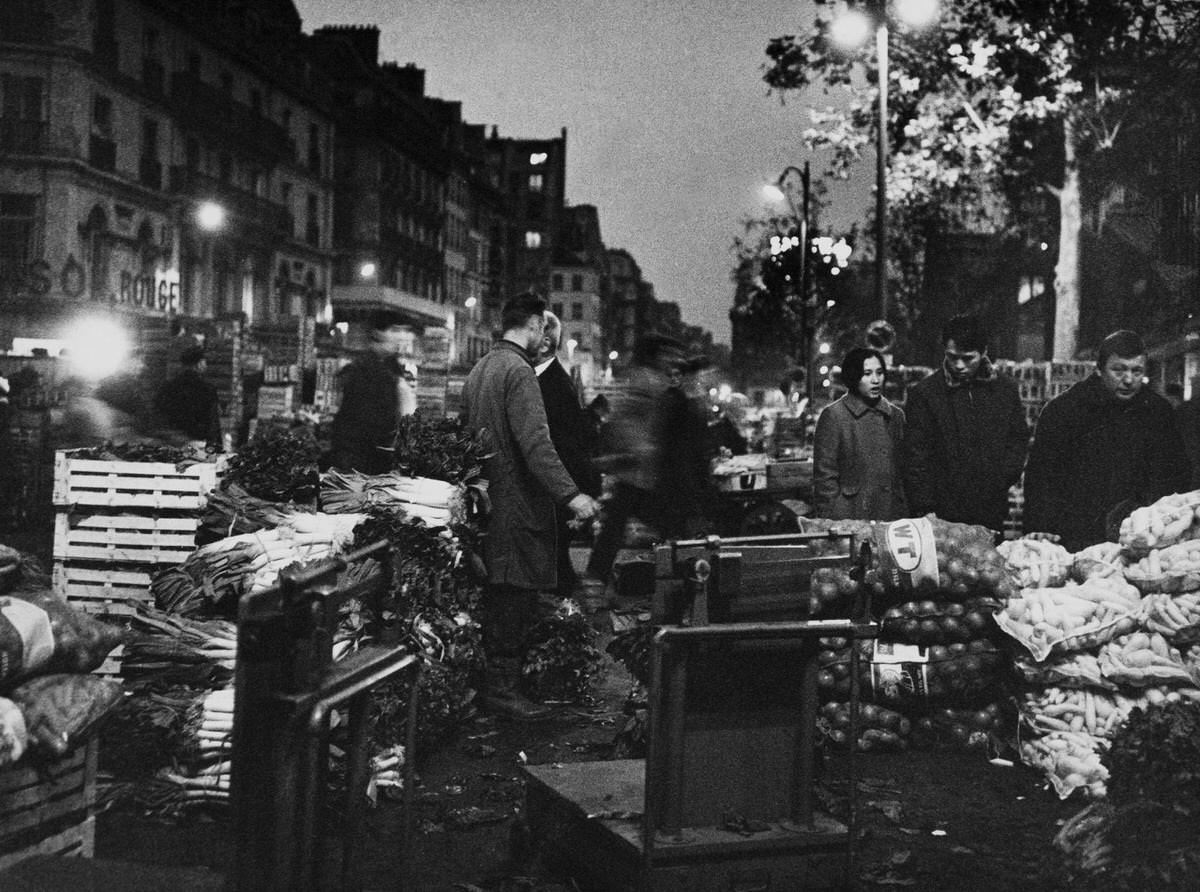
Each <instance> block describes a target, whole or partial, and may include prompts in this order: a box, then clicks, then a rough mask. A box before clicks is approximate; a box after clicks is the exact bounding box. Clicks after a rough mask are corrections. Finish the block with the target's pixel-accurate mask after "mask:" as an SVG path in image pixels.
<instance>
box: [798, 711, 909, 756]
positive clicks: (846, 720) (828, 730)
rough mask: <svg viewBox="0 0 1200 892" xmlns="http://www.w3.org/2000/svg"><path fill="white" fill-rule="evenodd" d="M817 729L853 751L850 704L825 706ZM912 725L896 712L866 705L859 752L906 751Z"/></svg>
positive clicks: (861, 714)
mask: <svg viewBox="0 0 1200 892" xmlns="http://www.w3.org/2000/svg"><path fill="white" fill-rule="evenodd" d="M817 730H818V731H820V732H821V734H822V735H823V736H824V738H825V739H826V740H828V741H829V742H830V743H832V744H833V745H834V746H837V747H845V748H849V746H850V742H851V738H850V704H849V703H838V702H831V703H826V704H825V705H824V706H822V707H821V709H820V712H819V713H818V715H817ZM911 731H912V722H910V721H909V720H908V719H907V718H906V717H905V716H903V715H902V714H900V713H899V712H897V711H896V710H894V709H888V708H887V707H884V706H876V705H875V704H873V703H864V704H862V705H861V706H860V707H859V709H858V739H857V741H856V744H857V749H858V750H859V751H860V752H867V751H870V750H881V751H887V750H902V749H905V748H907V746H908V735H909V734H910V733H911Z"/></svg>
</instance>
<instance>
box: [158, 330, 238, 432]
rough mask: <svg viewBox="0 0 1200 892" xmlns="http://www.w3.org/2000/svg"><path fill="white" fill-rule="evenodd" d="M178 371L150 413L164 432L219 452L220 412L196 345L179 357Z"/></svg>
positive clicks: (214, 389) (201, 356) (201, 354)
mask: <svg viewBox="0 0 1200 892" xmlns="http://www.w3.org/2000/svg"><path fill="white" fill-rule="evenodd" d="M179 363H180V365H181V366H182V368H181V369H180V371H179V374H177V375H176V376H175V377H173V378H171V379H170V380H169V381H167V383H166V384H164V385H163V387H162V388H161V389H160V390H159V391H158V394H157V396H156V397H155V399H154V410H155V413H156V414H157V416H158V418H159V420H160V421H161V423H162V425H163V426H164V427H165V428H167V430H170V431H174V432H177V433H180V434H183V435H184V436H185V437H187V438H188V439H189V440H195V441H199V440H202V441H204V443H205V445H207V446H208V447H209V448H211V449H218V450H219V449H220V448H221V445H222V444H221V408H220V400H219V398H218V396H217V388H216V387H214V386H213V385H212V384H210V383H209V382H208V380H206V379H205V377H204V373H205V372H206V371H207V370H208V360H206V359H205V357H204V348H203V347H201V346H200V345H199V344H193V345H191V346H189V347H186V348H185V349H184V350H183V353H181V354H180V357H179Z"/></svg>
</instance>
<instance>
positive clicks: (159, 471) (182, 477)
mask: <svg viewBox="0 0 1200 892" xmlns="http://www.w3.org/2000/svg"><path fill="white" fill-rule="evenodd" d="M217 475H218V472H217V464H216V463H215V462H201V463H199V464H195V465H191V466H190V467H187V468H184V469H183V470H182V471H180V470H177V469H176V468H175V465H173V464H169V463H167V462H134V461H97V460H93V459H83V458H72V457H71V453H70V452H68V451H59V452H58V453H56V454H55V456H54V495H53V498H54V504H55V505H57V506H60V507H74V506H77V505H84V506H91V507H105V508H153V509H171V510H184V511H198V510H200V509H201V508H203V507H204V505H205V501H206V499H207V496H208V493H209V492H211V491H212V490H213V488H215V487H216V485H217Z"/></svg>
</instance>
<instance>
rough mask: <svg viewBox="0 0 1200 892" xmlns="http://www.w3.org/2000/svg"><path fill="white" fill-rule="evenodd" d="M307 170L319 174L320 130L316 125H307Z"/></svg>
mask: <svg viewBox="0 0 1200 892" xmlns="http://www.w3.org/2000/svg"><path fill="white" fill-rule="evenodd" d="M308 168H309V170H311V171H313V172H314V173H320V172H321V128H319V127H318V126H317V125H316V124H309V125H308Z"/></svg>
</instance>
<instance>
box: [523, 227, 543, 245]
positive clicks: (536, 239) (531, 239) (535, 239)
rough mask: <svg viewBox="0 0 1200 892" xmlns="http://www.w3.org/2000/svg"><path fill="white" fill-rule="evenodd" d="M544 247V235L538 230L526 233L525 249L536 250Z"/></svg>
mask: <svg viewBox="0 0 1200 892" xmlns="http://www.w3.org/2000/svg"><path fill="white" fill-rule="evenodd" d="M541 246H542V234H541V233H540V232H537V231H536V230H533V229H531V230H529V231H528V232H527V233H525V247H526V248H530V249H534V248H540V247H541Z"/></svg>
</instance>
